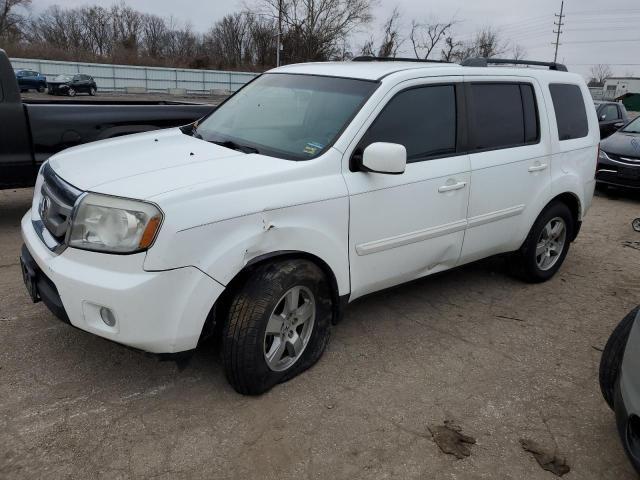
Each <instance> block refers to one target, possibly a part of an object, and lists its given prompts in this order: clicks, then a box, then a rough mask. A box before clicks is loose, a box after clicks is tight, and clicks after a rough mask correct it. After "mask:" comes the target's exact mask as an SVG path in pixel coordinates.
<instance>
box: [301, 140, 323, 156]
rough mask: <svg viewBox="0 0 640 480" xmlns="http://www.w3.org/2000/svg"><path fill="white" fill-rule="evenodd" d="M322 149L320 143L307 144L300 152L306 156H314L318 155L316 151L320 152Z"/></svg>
mask: <svg viewBox="0 0 640 480" xmlns="http://www.w3.org/2000/svg"><path fill="white" fill-rule="evenodd" d="M323 148H324V145H321V144H320V143H315V142H309V143H307V144H306V145H305V146H304V149H303V150H302V151H303V152H304V153H306V154H308V155H315V154H316V153H318V150H322V149H323Z"/></svg>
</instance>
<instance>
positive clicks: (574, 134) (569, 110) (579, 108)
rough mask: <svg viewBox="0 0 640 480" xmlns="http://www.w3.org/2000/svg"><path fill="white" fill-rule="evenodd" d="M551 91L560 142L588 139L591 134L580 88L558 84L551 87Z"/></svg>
mask: <svg viewBox="0 0 640 480" xmlns="http://www.w3.org/2000/svg"><path fill="white" fill-rule="evenodd" d="M549 90H550V91H551V98H552V99H553V109H554V110H555V112H556V121H557V123H558V137H559V138H560V140H571V139H573V138H582V137H586V136H587V134H588V133H589V123H588V122H587V112H586V111H585V108H584V99H583V97H582V91H581V90H580V87H578V86H577V85H566V84H563V83H556V84H551V85H549Z"/></svg>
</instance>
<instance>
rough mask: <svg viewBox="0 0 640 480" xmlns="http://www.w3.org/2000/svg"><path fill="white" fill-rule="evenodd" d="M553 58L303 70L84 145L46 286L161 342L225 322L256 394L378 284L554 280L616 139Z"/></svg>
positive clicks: (305, 355) (69, 154)
mask: <svg viewBox="0 0 640 480" xmlns="http://www.w3.org/2000/svg"><path fill="white" fill-rule="evenodd" d="M550 67H551V68H545V69H541V68H508V67H487V66H475V67H468V66H461V65H455V64H440V63H424V62H423V63H420V62H402V61H385V62H383V61H359V62H357V61H353V62H338V63H310V64H300V65H290V66H286V67H282V68H277V69H275V70H271V71H269V72H267V73H266V74H264V75H262V76H260V77H258V78H257V79H256V80H254V81H252V82H251V83H249V84H248V85H246V86H245V87H244V88H242V89H241V90H240V91H239V92H238V93H236V94H235V95H233V96H232V97H230V98H229V99H228V100H227V101H226V102H224V103H223V104H222V105H221V106H220V107H219V108H218V109H217V110H216V111H215V112H213V113H212V114H211V115H209V116H208V117H206V118H205V119H203V120H201V121H199V122H196V124H194V125H190V126H187V127H183V128H174V129H168V130H162V131H155V132H150V133H142V134H138V135H131V136H127V137H122V138H118V139H113V140H106V141H100V142H95V143H92V144H88V145H85V146H80V147H76V148H71V149H69V150H66V151H64V152H62V153H60V154H57V155H55V156H53V157H52V158H51V159H50V160H49V161H48V162H47V163H46V164H44V165H43V167H42V168H41V170H40V174H39V177H38V181H37V185H36V188H35V194H34V199H33V206H32V209H31V210H30V212H28V213H27V214H26V215H25V216H24V218H23V220H22V234H23V237H24V241H25V244H26V245H25V247H23V250H22V256H21V259H22V265H23V273H24V278H25V282H26V284H27V288H28V290H29V292H30V293H31V295H32V298H33V299H34V301H38V300H40V299H41V300H43V301H44V303H45V304H46V305H47V306H48V307H49V308H50V309H51V310H52V311H53V312H54V313H55V314H56V315H57V316H59V317H60V318H62V319H65V320H66V321H68V322H70V323H71V324H72V325H74V326H76V327H78V328H81V329H82V330H86V331H88V332H91V333H93V334H96V335H99V336H101V337H105V338H107V339H110V340H113V341H116V342H120V343H123V344H126V345H129V346H132V347H136V348H139V349H142V350H146V351H149V352H156V353H176V352H185V351H188V350H192V349H194V348H195V347H196V346H197V345H198V343H199V341H201V340H202V339H204V338H206V337H208V336H211V335H214V334H216V333H219V334H220V335H221V336H222V351H223V361H224V367H225V370H226V374H227V377H228V379H229V381H230V382H231V384H232V385H233V387H234V388H235V389H236V390H237V391H239V392H242V393H247V394H257V393H260V392H264V391H265V390H267V389H269V388H270V387H272V386H273V385H274V384H276V383H278V382H281V381H284V380H286V379H288V378H291V377H292V376H294V375H296V374H298V373H300V372H301V371H303V370H304V369H306V368H308V367H310V366H311V365H312V364H313V363H314V362H316V361H317V360H318V358H319V357H320V356H321V355H322V352H323V350H324V349H325V346H326V345H327V341H328V339H329V331H330V328H331V325H332V323H334V322H335V321H337V320H338V319H339V318H340V316H341V312H342V310H343V308H344V306H345V305H346V304H347V303H348V302H350V301H352V300H354V299H356V298H358V297H361V296H362V295H365V294H368V293H371V292H375V291H377V290H381V289H384V288H387V287H390V286H392V285H397V284H399V283H402V282H407V281H410V280H413V279H416V278H419V277H423V276H425V275H429V274H432V273H435V272H440V271H443V270H447V269H449V268H453V267H456V266H458V265H462V264H465V263H468V262H472V261H474V260H478V259H481V258H484V257H488V256H491V255H496V254H501V253H508V252H511V253H512V255H511V256H510V258H511V259H512V262H513V264H514V265H515V266H516V267H517V269H518V270H519V272H520V274H521V276H522V277H523V278H524V279H526V280H528V281H534V282H538V281H544V280H547V279H549V278H550V277H551V276H553V275H554V273H555V272H556V271H557V270H558V268H559V267H560V265H561V264H562V262H563V260H564V258H565V256H566V254H567V250H568V249H569V244H570V243H571V241H573V240H574V238H575V237H576V235H577V233H578V230H579V227H580V225H581V222H582V219H583V216H584V214H585V212H586V211H587V209H588V208H589V205H590V203H591V199H592V195H593V188H594V172H595V167H596V160H597V156H598V141H599V134H598V121H597V118H596V115H595V113H594V111H593V108H592V100H591V98H590V96H589V91H588V89H587V87H586V85H585V83H584V81H583V79H582V78H581V77H580V76H578V75H575V74H571V73H567V72H565V71H558V70H561V68H559V67H561V66H558V65H551V66H550Z"/></svg>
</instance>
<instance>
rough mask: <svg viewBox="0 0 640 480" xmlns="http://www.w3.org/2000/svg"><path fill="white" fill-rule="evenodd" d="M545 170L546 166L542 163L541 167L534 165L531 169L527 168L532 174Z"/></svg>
mask: <svg viewBox="0 0 640 480" xmlns="http://www.w3.org/2000/svg"><path fill="white" fill-rule="evenodd" d="M545 168H547V164H546V163H543V164H541V165H534V166H533V167H529V172H530V173H533V172H540V171H542V170H544V169H545Z"/></svg>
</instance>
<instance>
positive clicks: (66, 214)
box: [36, 163, 82, 250]
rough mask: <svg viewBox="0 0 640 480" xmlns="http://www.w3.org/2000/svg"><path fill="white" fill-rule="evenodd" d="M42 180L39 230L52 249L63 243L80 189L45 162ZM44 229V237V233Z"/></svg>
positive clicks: (57, 248)
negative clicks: (63, 178) (57, 173)
mask: <svg viewBox="0 0 640 480" xmlns="http://www.w3.org/2000/svg"><path fill="white" fill-rule="evenodd" d="M42 176H43V177H44V182H43V183H42V189H41V191H40V193H41V198H40V203H39V205H38V215H39V217H40V221H39V222H38V223H40V224H39V225H36V227H40V228H36V231H39V233H40V235H41V238H42V239H43V241H44V242H45V244H46V245H47V246H48V247H49V248H50V249H52V250H59V247H60V246H62V245H64V242H65V237H66V235H67V230H68V229H69V226H70V223H71V215H72V213H73V206H74V205H75V204H76V201H77V200H78V197H80V195H82V191H81V190H78V189H77V188H76V187H74V186H73V185H70V184H69V183H67V182H65V181H64V180H62V179H61V178H60V177H59V176H58V175H56V174H55V172H54V171H53V169H52V168H51V166H50V165H49V164H48V163H47V164H46V165H45V166H44V168H43V169H42ZM45 230H46V233H47V235H46V238H44V237H45V236H44V233H45Z"/></svg>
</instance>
